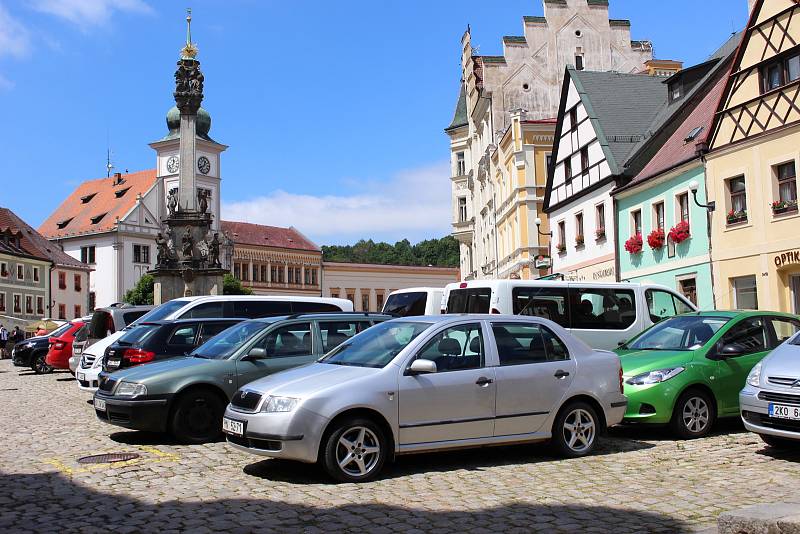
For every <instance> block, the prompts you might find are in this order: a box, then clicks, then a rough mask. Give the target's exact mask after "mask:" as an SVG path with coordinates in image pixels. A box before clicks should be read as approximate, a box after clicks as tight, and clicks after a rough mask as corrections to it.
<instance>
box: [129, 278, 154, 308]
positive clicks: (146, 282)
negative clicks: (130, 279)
mask: <svg viewBox="0 0 800 534" xmlns="http://www.w3.org/2000/svg"><path fill="white" fill-rule="evenodd" d="M154 282H155V279H154V278H153V277H152V276H150V275H149V274H145V275H142V277H141V278H139V281H138V282H136V285H135V286H134V287H133V289H131V290H130V291H128V292H126V293H125V297H124V298H123V299H122V300H123V301H125V302H127V303H128V304H136V305H146V304H153V283H154Z"/></svg>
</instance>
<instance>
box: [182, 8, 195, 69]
mask: <svg viewBox="0 0 800 534" xmlns="http://www.w3.org/2000/svg"><path fill="white" fill-rule="evenodd" d="M195 56H197V45H196V44H194V43H193V42H192V8H190V7H187V8H186V44H185V45H184V47H183V48H182V49H181V58H182V59H194V58H195Z"/></svg>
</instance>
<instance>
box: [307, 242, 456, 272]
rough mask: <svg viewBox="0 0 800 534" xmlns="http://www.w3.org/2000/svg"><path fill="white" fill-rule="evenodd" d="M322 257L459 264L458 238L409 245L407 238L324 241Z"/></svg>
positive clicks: (397, 263)
mask: <svg viewBox="0 0 800 534" xmlns="http://www.w3.org/2000/svg"><path fill="white" fill-rule="evenodd" d="M322 258H323V260H325V261H338V262H345V263H377V264H382V265H432V266H434V267H458V264H459V257H458V241H456V239H455V238H454V237H452V236H446V237H443V238H441V239H426V240H425V241H420V242H419V243H417V244H416V245H412V244H411V242H410V241H409V240H408V239H403V240H402V241H398V242H397V243H395V244H394V245H390V244H389V243H384V242H382V241H381V242H378V243H376V242H374V241H373V240H372V239H369V240H366V241H365V240H363V239H362V240H360V241H358V242H357V243H356V244H355V245H323V246H322Z"/></svg>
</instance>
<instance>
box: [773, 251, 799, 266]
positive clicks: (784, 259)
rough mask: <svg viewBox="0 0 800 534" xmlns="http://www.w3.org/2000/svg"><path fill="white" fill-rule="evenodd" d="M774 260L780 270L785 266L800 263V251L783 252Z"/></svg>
mask: <svg viewBox="0 0 800 534" xmlns="http://www.w3.org/2000/svg"><path fill="white" fill-rule="evenodd" d="M773 260H774V261H775V267H777V268H778V269H780V268H781V267H783V266H784V265H789V264H790V263H800V250H790V251H789V252H781V253H780V254H777V255H776V256H775V258H773Z"/></svg>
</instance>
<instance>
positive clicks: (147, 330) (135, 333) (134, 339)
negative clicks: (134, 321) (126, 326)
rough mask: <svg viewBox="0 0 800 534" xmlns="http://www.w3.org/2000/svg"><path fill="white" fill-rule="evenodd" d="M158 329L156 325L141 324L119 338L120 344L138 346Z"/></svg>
mask: <svg viewBox="0 0 800 534" xmlns="http://www.w3.org/2000/svg"><path fill="white" fill-rule="evenodd" d="M159 328H160V326H159V325H157V324H142V325H139V326H134V327H133V328H131V329H130V330H128V331H127V332H126V333H125V334H123V335H122V337H121V338H119V342H120V343H126V344H130V345H138V344H140V343H142V342H144V341H145V340H146V339H147V338H149V337H150V336H151V335H152V334H153V333H155V332H156V331H157V330H158V329H159Z"/></svg>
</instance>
